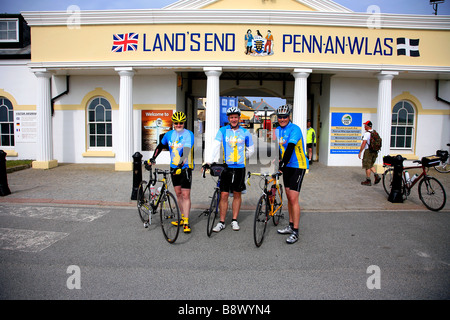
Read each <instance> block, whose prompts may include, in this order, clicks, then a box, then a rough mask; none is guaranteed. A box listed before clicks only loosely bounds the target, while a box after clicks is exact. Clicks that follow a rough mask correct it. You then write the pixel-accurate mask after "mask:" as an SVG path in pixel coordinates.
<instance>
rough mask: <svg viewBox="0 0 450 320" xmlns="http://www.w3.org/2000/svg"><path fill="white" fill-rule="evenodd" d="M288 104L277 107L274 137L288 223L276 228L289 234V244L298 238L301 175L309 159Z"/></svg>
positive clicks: (299, 130) (282, 232)
mask: <svg viewBox="0 0 450 320" xmlns="http://www.w3.org/2000/svg"><path fill="white" fill-rule="evenodd" d="M290 113H291V111H290V108H289V106H287V105H286V106H280V107H279V108H278V109H277V118H278V123H279V125H280V126H279V127H277V129H276V138H277V142H278V146H279V170H280V171H281V172H283V182H284V188H285V190H286V197H287V199H288V211H289V225H288V226H287V227H286V228H284V229H280V230H278V233H280V234H290V236H289V237H288V238H287V239H286V242H287V243H289V244H292V243H295V242H297V240H298V227H299V223H300V204H299V202H298V198H299V195H300V189H301V187H302V182H303V177H304V176H305V172H306V170H307V169H308V168H309V161H308V159H307V157H306V154H305V141H304V139H303V134H302V131H301V129H300V127H299V126H297V125H296V124H293V123H292V122H291V121H290Z"/></svg>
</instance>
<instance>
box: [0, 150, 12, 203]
mask: <svg viewBox="0 0 450 320" xmlns="http://www.w3.org/2000/svg"><path fill="white" fill-rule="evenodd" d="M8 194H11V190H9V187H8V177H7V176H6V152H5V151H3V150H0V196H2V197H4V196H7V195H8Z"/></svg>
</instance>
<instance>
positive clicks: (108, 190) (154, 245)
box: [0, 163, 450, 314]
mask: <svg viewBox="0 0 450 320" xmlns="http://www.w3.org/2000/svg"><path fill="white" fill-rule="evenodd" d="M249 170H251V171H257V170H261V168H257V167H256V166H250V168H249ZM430 174H433V175H435V176H436V177H438V179H439V180H440V181H441V182H442V183H443V184H444V186H445V188H446V189H447V190H449V187H450V174H447V175H445V174H440V173H438V172H436V171H434V169H432V170H430ZM144 175H145V173H144ZM132 178H133V177H132V173H131V172H115V171H114V166H113V165H87V164H60V165H59V166H58V167H57V168H54V169H51V170H34V169H26V170H22V171H17V172H13V173H11V174H8V182H9V188H10V189H11V191H12V194H11V195H8V196H5V197H1V198H0V299H158V300H159V299H170V300H172V301H184V300H186V299H199V300H210V299H212V300H218V301H228V300H230V299H231V300H234V299H240V300H246V299H254V300H255V301H260V302H261V303H263V302H267V301H268V300H291V299H448V298H449V293H448V287H449V279H450V278H449V274H450V273H449V272H450V271H449V270H450V269H449V266H450V257H449V250H448V245H447V244H448V241H449V240H450V239H449V235H450V232H449V230H450V229H449V228H450V218H449V212H450V207H449V204H448V203H447V205H446V207H445V209H444V210H442V211H441V212H438V213H436V212H431V211H428V210H426V208H425V207H424V206H423V204H422V203H421V201H420V200H419V198H418V196H417V189H414V190H413V194H412V195H411V197H410V198H409V199H408V200H407V201H406V202H405V203H403V204H392V203H390V202H388V201H387V200H386V199H387V195H386V194H385V192H384V190H383V187H382V185H381V184H379V185H377V186H373V187H365V186H361V184H360V182H361V180H362V179H363V178H364V172H363V170H362V169H360V168H353V167H325V166H322V165H320V164H317V163H315V164H314V165H313V166H312V168H311V170H310V172H309V173H308V174H307V175H306V177H305V181H304V184H303V189H302V192H301V200H300V204H301V207H302V216H301V229H300V241H299V242H298V243H296V244H295V245H292V246H290V245H287V244H286V243H285V238H286V237H285V236H281V235H278V234H277V233H276V227H274V226H273V225H272V223H271V222H270V223H269V225H268V231H267V234H266V238H265V241H264V243H263V245H262V246H261V247H260V248H256V247H255V246H254V244H253V238H252V237H253V234H252V217H253V212H254V206H255V203H256V201H257V199H258V197H259V194H260V190H259V188H258V182H257V181H258V179H257V178H256V177H255V178H252V180H251V181H252V184H251V186H249V187H248V193H247V194H246V195H245V196H244V203H243V206H242V211H241V214H240V217H239V220H240V225H241V231H239V232H235V231H232V230H231V228H230V227H229V225H228V223H227V228H226V229H225V230H223V231H222V232H221V233H218V234H214V235H213V236H212V237H211V238H208V237H207V235H206V218H205V217H204V216H200V213H201V212H202V210H203V209H204V208H207V207H208V205H209V196H210V195H211V193H212V187H213V185H214V180H213V178H212V177H210V176H208V177H207V178H206V179H203V178H201V176H200V170H196V171H195V174H194V185H193V189H192V190H193V192H192V200H193V206H192V207H193V208H192V212H191V213H192V218H191V227H192V229H193V232H192V233H191V234H181V235H180V237H179V239H178V240H177V242H176V244H175V245H170V244H168V243H167V242H166V241H165V240H164V238H163V236H162V233H161V230H160V228H159V226H158V224H154V225H152V226H151V227H150V228H148V229H144V228H143V226H142V223H141V222H140V221H139V219H138V217H137V210H136V208H135V201H131V200H130V197H131V193H132V180H133V179H132ZM416 188H417V187H416ZM285 211H286V210H285ZM229 219H230V217H229V215H228V220H229ZM281 223H282V225H284V224H286V219H285V220H282V222H281ZM374 266H375V268H376V267H379V272H378V273H377V271H376V270H375V271H374V269H371V268H373V267H374ZM74 268H75V269H74ZM77 268H78V269H77ZM77 270H78V271H77ZM76 272H79V273H78V275H79V279H80V286H81V289H77V288H73V286H76V284H77V282H76V280H74V279H75V278H73V277H72V275H73V276H74V277H75V276H76V274H77V273H76ZM372 275H373V276H374V277H375V276H379V277H378V279H380V281H381V282H380V283H381V287H380V289H377V288H375V289H371V288H369V287H368V283H369V286H370V284H371V283H372V282H371V281H372V280H370V279H372V277H371V276H372ZM376 283H377V281H376V279H375V280H374V282H373V284H376ZM174 303H175V306H174V305H171V308H170V309H169V310H167V311H168V312H169V313H170V314H174V313H176V312H177V310H178V308H177V305H176V302H174ZM268 304H270V302H268ZM153 306H155V305H153ZM180 306H181V305H180ZM183 306H184V304H183Z"/></svg>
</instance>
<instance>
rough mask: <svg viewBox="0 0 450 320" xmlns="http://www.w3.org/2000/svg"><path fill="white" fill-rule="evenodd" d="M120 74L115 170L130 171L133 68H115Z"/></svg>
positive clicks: (131, 163) (131, 159) (132, 133)
mask: <svg viewBox="0 0 450 320" xmlns="http://www.w3.org/2000/svg"><path fill="white" fill-rule="evenodd" d="M115 70H116V71H117V72H118V73H119V76H120V97H119V136H118V137H117V140H116V141H117V142H118V145H117V160H116V164H115V170H116V171H132V170H133V158H132V155H133V153H134V151H135V150H133V149H134V143H133V136H134V132H133V76H134V71H133V68H116V69H115Z"/></svg>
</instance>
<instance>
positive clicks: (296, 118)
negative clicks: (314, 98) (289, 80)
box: [291, 69, 312, 139]
mask: <svg viewBox="0 0 450 320" xmlns="http://www.w3.org/2000/svg"><path fill="white" fill-rule="evenodd" d="M311 72H312V70H311V69H294V72H292V75H293V76H294V78H295V85H294V105H293V115H292V118H291V119H292V122H293V123H294V124H296V125H298V126H299V127H300V129H301V130H302V134H303V137H304V139H306V120H307V116H308V76H309V74H310V73H311Z"/></svg>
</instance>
